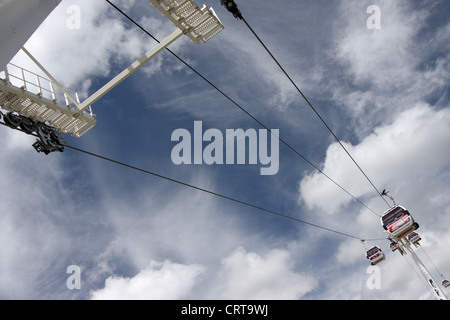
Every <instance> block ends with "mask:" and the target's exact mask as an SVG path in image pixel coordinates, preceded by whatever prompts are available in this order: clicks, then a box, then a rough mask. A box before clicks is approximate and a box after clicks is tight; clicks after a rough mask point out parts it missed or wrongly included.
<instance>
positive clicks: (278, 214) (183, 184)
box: [0, 122, 385, 241]
mask: <svg viewBox="0 0 450 320" xmlns="http://www.w3.org/2000/svg"><path fill="white" fill-rule="evenodd" d="M0 124H1V125H3V126H5V127H8V128H11V129H15V130H17V131H21V132H24V133H26V134H28V135H31V136H34V137H39V136H38V135H37V134H36V133H29V132H26V131H24V130H22V129H21V128H17V127H11V126H9V125H7V124H6V123H3V122H0ZM63 146H64V147H66V148H69V149H72V150H75V151H78V152H81V153H84V154H87V155H90V156H93V157H96V158H99V159H102V160H105V161H109V162H112V163H114V164H117V165H120V166H123V167H126V168H129V169H132V170H136V171H139V172H141V173H145V174H148V175H152V176H154V177H157V178H161V179H164V180H167V181H170V182H174V183H177V184H179V185H182V186H185V187H189V188H191V189H195V190H198V191H201V192H204V193H208V194H210V195H213V196H215V197H219V198H222V199H225V200H229V201H232V202H235V203H238V204H242V205H245V206H247V207H251V208H254V209H257V210H260V211H264V212H266V213H270V214H273V215H276V216H280V217H282V218H285V219H290V220H293V221H296V222H300V223H302V224H306V225H309V226H311V227H315V228H318V229H322V230H325V231H328V232H332V233H336V234H339V235H342V236H345V237H349V238H353V239H358V240H361V241H377V240H384V239H385V238H378V239H363V238H361V237H358V236H354V235H351V234H348V233H345V232H341V231H337V230H333V229H330V228H327V227H323V226H320V225H318V224H314V223H311V222H307V221H305V220H301V219H298V218H294V217H291V216H288V215H286V214H282V213H280V212H276V211H273V210H269V209H266V208H263V207H260V206H257V205H254V204H251V203H249V202H246V201H242V200H238V199H235V198H232V197H229V196H225V195H223V194H220V193H217V192H214V191H210V190H207V189H204V188H201V187H197V186H194V185H192V184H189V183H186V182H182V181H179V180H176V179H173V178H169V177H167V176H164V175H161V174H158V173H155V172H152V171H149V170H145V169H141V168H138V167H135V166H132V165H130V164H126V163H124V162H121V161H117V160H114V159H111V158H108V157H105V156H101V155H99V154H96V153H93V152H89V151H86V150H83V149H80V148H77V147H74V146H71V145H69V144H67V143H64V144H63Z"/></svg>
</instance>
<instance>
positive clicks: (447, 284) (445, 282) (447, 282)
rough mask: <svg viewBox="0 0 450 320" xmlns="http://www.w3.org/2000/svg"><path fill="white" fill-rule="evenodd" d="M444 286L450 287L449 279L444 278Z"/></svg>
mask: <svg viewBox="0 0 450 320" xmlns="http://www.w3.org/2000/svg"><path fill="white" fill-rule="evenodd" d="M442 286H443V287H444V288H448V287H450V281H448V280H447V279H444V280H443V281H442Z"/></svg>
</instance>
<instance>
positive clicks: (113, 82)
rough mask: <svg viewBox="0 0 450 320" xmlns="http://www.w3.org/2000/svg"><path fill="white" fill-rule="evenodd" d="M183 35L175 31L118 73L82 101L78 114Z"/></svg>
mask: <svg viewBox="0 0 450 320" xmlns="http://www.w3.org/2000/svg"><path fill="white" fill-rule="evenodd" d="M182 35H183V31H182V30H180V29H177V30H175V31H174V32H173V33H172V34H171V35H170V36H168V37H167V38H165V39H164V40H163V41H161V42H160V43H158V45H157V46H156V47H154V48H153V49H151V50H150V51H149V52H147V53H146V54H145V55H144V56H143V57H142V58H140V59H139V60H137V61H135V62H134V63H133V64H131V65H130V66H129V67H128V68H126V69H125V70H123V71H122V72H121V73H119V74H118V75H117V76H116V77H115V78H114V79H112V80H111V81H109V82H108V83H107V84H105V85H104V86H103V87H102V88H100V89H99V90H98V91H97V92H95V93H94V94H93V95H91V96H90V97H89V98H87V99H86V100H85V101H83V102H82V103H81V104H80V105H79V106H78V108H79V110H80V112H81V111H83V110H85V109H86V108H88V107H89V106H91V105H92V104H94V103H95V102H96V101H98V100H99V99H101V98H102V97H103V96H104V95H105V94H107V93H108V92H109V91H110V90H111V89H113V88H114V87H115V86H117V85H118V84H119V83H121V82H122V81H123V80H125V79H126V78H128V77H129V76H130V75H132V74H133V73H134V72H135V71H137V70H138V69H139V68H141V67H142V66H144V64H146V63H147V62H149V61H150V60H151V59H152V58H153V57H155V56H156V55H157V54H158V53H159V52H161V51H162V50H164V49H165V48H166V47H168V46H169V45H170V44H171V43H172V42H174V41H175V40H177V39H178V38H179V37H181V36H182Z"/></svg>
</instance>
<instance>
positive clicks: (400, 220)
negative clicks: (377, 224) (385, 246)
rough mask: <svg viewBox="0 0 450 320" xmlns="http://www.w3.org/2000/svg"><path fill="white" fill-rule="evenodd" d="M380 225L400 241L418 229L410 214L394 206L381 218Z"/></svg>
mask: <svg viewBox="0 0 450 320" xmlns="http://www.w3.org/2000/svg"><path fill="white" fill-rule="evenodd" d="M381 224H382V226H383V228H384V229H385V230H387V231H388V232H389V233H390V234H391V235H392V236H393V237H394V238H397V239H400V238H403V237H404V236H406V235H407V234H409V233H411V232H412V231H414V230H416V229H417V228H419V225H418V224H417V223H416V222H414V219H413V217H412V216H411V214H410V213H409V212H408V210H406V209H405V208H403V207H402V206H399V205H395V206H393V207H391V208H390V209H389V210H387V211H386V212H385V213H384V214H383V216H382V217H381Z"/></svg>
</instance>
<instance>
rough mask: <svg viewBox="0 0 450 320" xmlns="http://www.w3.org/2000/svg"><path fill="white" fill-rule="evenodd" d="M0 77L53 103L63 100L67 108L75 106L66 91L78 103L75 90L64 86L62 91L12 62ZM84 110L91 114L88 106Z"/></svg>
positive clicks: (78, 98) (48, 81)
mask: <svg viewBox="0 0 450 320" xmlns="http://www.w3.org/2000/svg"><path fill="white" fill-rule="evenodd" d="M0 79H2V80H3V81H6V82H9V83H10V84H12V85H13V86H16V87H18V88H20V89H22V90H24V91H28V92H31V93H34V94H36V95H37V96H38V97H43V98H46V99H48V100H51V101H53V102H54V103H55V104H57V103H58V102H60V101H63V104H64V105H65V106H66V107H67V108H71V109H74V108H76V106H75V105H73V104H71V101H70V99H69V97H68V95H67V94H66V92H67V93H69V94H70V95H71V96H73V97H75V100H76V101H77V102H78V104H80V96H79V94H78V93H77V92H75V91H73V90H69V89H66V88H64V90H65V92H64V91H62V90H60V89H59V88H58V86H56V85H55V84H54V83H53V82H52V81H51V80H49V79H47V78H45V77H43V76H41V75H38V74H37V73H34V72H32V71H29V70H26V69H25V68H22V67H20V66H18V65H16V64H13V63H8V64H7V66H6V67H5V69H4V70H2V71H0ZM86 111H87V112H88V113H89V115H91V116H92V115H93V113H92V108H91V107H90V106H89V108H87V109H86Z"/></svg>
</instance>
